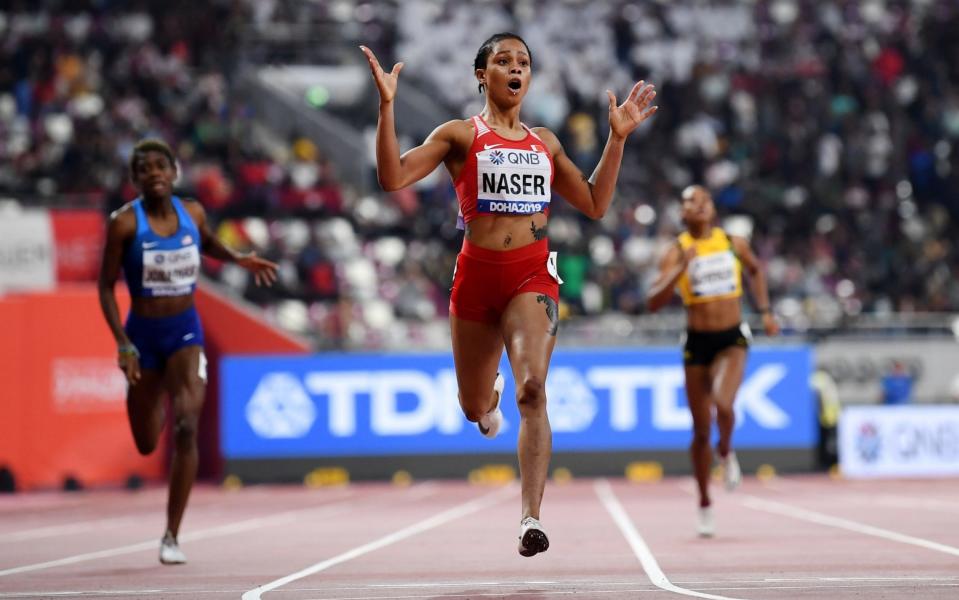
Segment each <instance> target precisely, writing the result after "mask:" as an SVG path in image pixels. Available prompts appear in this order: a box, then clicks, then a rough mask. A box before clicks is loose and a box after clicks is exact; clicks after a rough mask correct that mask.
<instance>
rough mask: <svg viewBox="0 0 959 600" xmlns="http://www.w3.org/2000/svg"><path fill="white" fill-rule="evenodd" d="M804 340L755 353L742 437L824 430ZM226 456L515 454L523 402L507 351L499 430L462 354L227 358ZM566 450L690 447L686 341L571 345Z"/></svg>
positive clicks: (744, 397) (559, 369)
mask: <svg viewBox="0 0 959 600" xmlns="http://www.w3.org/2000/svg"><path fill="white" fill-rule="evenodd" d="M811 363H812V356H811V353H810V351H809V349H808V348H806V347H789V348H775V349H763V348H754V349H753V350H751V351H750V354H749V361H748V364H747V368H746V374H745V377H744V379H743V383H742V386H741V387H740V390H739V395H738V396H737V399H736V404H735V408H736V415H737V419H736V433H735V445H736V447H737V448H739V449H748V448H779V449H789V448H810V447H812V446H813V445H814V444H815V442H816V436H817V433H816V423H815V406H814V402H813V399H812V395H811V392H810V389H809V383H808V382H809V376H810V368H811ZM221 369H222V370H221V395H222V396H221V409H220V415H221V417H220V418H221V434H222V435H221V440H222V451H223V456H224V458H226V459H228V460H229V459H276V458H284V457H310V456H317V457H318V456H322V457H331V456H370V457H374V456H377V455H383V456H395V455H403V454H407V455H409V454H419V455H429V454H469V453H480V452H482V453H498V452H502V453H515V451H516V435H517V432H518V427H519V413H518V411H517V408H516V401H515V385H514V382H513V380H512V376H511V372H510V370H509V366H508V364H507V363H506V360H505V357H504V360H503V363H502V365H501V371H502V372H503V374H504V376H505V377H506V382H507V383H506V390H505V392H504V396H503V402H502V408H503V412H504V415H505V419H506V424H505V426H504V428H503V430H501V433H500V435H499V436H498V437H497V438H496V439H493V440H488V439H485V438H483V437H482V436H480V435H479V433H478V432H477V430H476V426H475V424H473V423H470V422H468V421H467V420H466V418H465V417H464V416H463V414H462V411H461V410H460V406H459V401H458V399H457V388H456V376H455V374H454V371H453V361H452V356H451V355H450V354H447V353H437V354H384V355H372V354H322V355H313V356H309V357H278V356H267V357H264V356H254V357H250V356H244V357H227V358H225V359H224V360H223V361H222V366H221ZM546 393H547V398H548V411H549V420H550V424H551V426H552V430H553V451H554V452H601V451H610V450H617V451H630V450H685V449H686V448H687V447H688V446H689V442H690V431H691V427H692V419H691V417H690V415H689V410H688V408H687V406H686V395H685V391H684V389H683V367H682V364H681V362H680V356H679V352H678V349H676V348H669V349H648V350H569V349H559V350H557V351H556V352H555V353H554V354H553V359H552V361H551V366H550V371H549V377H548V379H547V392H546Z"/></svg>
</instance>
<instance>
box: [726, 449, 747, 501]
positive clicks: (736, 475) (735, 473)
mask: <svg viewBox="0 0 959 600" xmlns="http://www.w3.org/2000/svg"><path fill="white" fill-rule="evenodd" d="M722 461H723V481H724V482H725V484H726V489H727V490H729V491H730V492H731V491H733V490H735V489H736V488H738V487H739V484H740V483H742V481H743V472H742V469H740V468H739V460H737V459H736V453H735V452H733V451H732V450H730V451H729V454H727V455H726V458H724V459H722Z"/></svg>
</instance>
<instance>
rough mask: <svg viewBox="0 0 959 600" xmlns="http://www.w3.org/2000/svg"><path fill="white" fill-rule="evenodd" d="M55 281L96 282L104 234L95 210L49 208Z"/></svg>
mask: <svg viewBox="0 0 959 600" xmlns="http://www.w3.org/2000/svg"><path fill="white" fill-rule="evenodd" d="M50 223H51V225H52V228H53V244H54V248H55V251H54V252H55V254H56V269H57V281H58V282H59V283H64V282H77V281H96V280H97V273H98V270H99V268H100V256H101V253H102V252H103V240H104V236H105V235H106V229H105V219H104V217H103V214H102V213H101V212H100V211H98V210H52V211H50Z"/></svg>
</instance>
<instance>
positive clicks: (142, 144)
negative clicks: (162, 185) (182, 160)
mask: <svg viewBox="0 0 959 600" xmlns="http://www.w3.org/2000/svg"><path fill="white" fill-rule="evenodd" d="M146 152H159V153H160V154H162V155H164V156H166V157H167V160H169V161H170V166H172V167H173V169H174V170H176V158H174V156H173V150H171V149H170V146H169V145H167V143H166V142H164V141H163V140H157V139H152V138H147V139H145V140H140V141H139V142H137V145H136V146H134V147H133V152H131V153H130V176H131V177H134V178H135V177H136V170H137V160H139V159H140V155H141V154H144V153H146Z"/></svg>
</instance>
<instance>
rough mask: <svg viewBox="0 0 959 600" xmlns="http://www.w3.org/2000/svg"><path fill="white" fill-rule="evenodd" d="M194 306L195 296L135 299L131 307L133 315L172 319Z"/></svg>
mask: <svg viewBox="0 0 959 600" xmlns="http://www.w3.org/2000/svg"><path fill="white" fill-rule="evenodd" d="M191 306H193V294H187V295H185V296H169V297H160V298H134V299H133V302H132V306H131V307H130V308H131V310H132V311H133V314H135V315H137V316H139V317H147V318H148V319H159V318H162V317H172V316H173V315H178V314H180V313H181V312H183V311H185V310H187V309H189V308H190V307H191Z"/></svg>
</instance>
